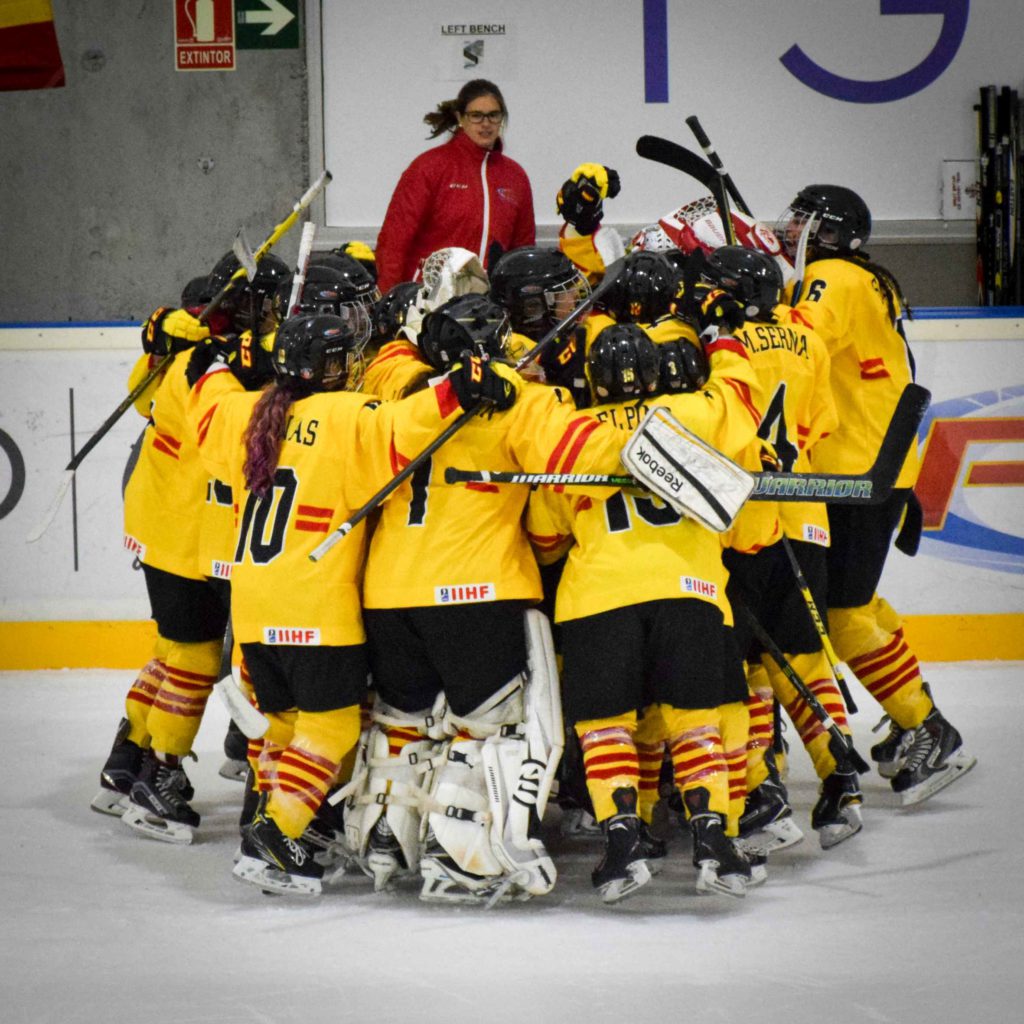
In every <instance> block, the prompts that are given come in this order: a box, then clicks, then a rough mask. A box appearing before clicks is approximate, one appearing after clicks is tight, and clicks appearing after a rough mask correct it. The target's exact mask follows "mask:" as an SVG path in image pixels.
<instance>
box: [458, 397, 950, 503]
mask: <svg viewBox="0 0 1024 1024" xmlns="http://www.w3.org/2000/svg"><path fill="white" fill-rule="evenodd" d="M930 400H931V392H930V391H928V390H927V389H926V388H923V387H921V386H920V385H919V384H908V385H907V386H906V387H905V388H904V389H903V394H901V395H900V399H899V402H897V403H896V408H895V410H894V411H893V414H892V419H891V420H890V421H889V426H888V427H887V428H886V431H885V436H884V437H883V438H882V443H881V445H880V446H879V448H878V455H877V456H876V457H875V461H874V464H873V465H872V466H871V468H870V469H869V470H868V471H867V472H866V473H864V474H859V475H858V474H851V473H834V474H828V473H771V472H764V473H751V474H750V475H751V476H752V477H753V478H754V490H753V492H752V493H751V495H750V497H749V498H748V499H747V500H748V501H785V502H789V501H820V502H825V503H827V504H829V505H877V504H879V503H881V502H883V501H885V500H886V499H887V498H888V497H889V494H890V493H891V492H892V488H893V484H895V482H896V478H897V477H898V476H899V472H900V469H901V468H902V467H903V462H904V460H905V459H906V456H907V449H908V448H909V447H910V445H911V444H912V443H913V441H914V438H915V435H916V433H917V428H918V426H919V425H920V423H921V420H922V419H923V418H924V414H925V410H926V409H927V408H928V403H929V401H930ZM444 479H445V483H447V484H460V483H491V484H529V485H531V486H533V485H537V484H552V485H554V484H561V485H563V486H567V487H571V486H573V485H576V486H588V487H635V486H636V485H637V482H636V480H634V479H633V477H631V476H625V475H607V476H605V475H603V474H599V473H503V472H491V471H490V470H485V469H481V470H468V469H453V468H449V469H446V470H445V474H444Z"/></svg>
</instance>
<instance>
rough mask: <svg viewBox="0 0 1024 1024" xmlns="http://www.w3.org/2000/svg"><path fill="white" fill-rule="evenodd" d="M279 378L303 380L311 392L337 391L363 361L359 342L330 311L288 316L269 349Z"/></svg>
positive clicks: (347, 381) (341, 319)
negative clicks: (311, 314)
mask: <svg viewBox="0 0 1024 1024" xmlns="http://www.w3.org/2000/svg"><path fill="white" fill-rule="evenodd" d="M271 359H272V361H273V365H274V373H275V374H277V376H278V377H279V378H285V379H288V378H291V379H293V380H297V381H303V382H305V383H306V384H308V385H309V387H310V390H312V391H338V390H340V389H341V388H343V387H345V386H346V384H348V383H349V382H350V381H353V380H354V379H355V378H356V377H357V375H358V373H357V370H358V368H360V367H361V364H362V345H361V344H360V343H359V342H358V341H357V340H356V336H355V334H354V333H353V331H352V328H351V326H350V324H349V323H348V322H346V320H344V319H343V318H342V317H339V316H333V315H331V314H318V315H315V316H303V315H299V316H293V317H289V318H288V319H287V320H285V321H284V323H282V324H281V326H280V327H279V328H278V329H277V333H276V335H275V337H274V345H273V348H272V349H271Z"/></svg>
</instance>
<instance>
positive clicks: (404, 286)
mask: <svg viewBox="0 0 1024 1024" xmlns="http://www.w3.org/2000/svg"><path fill="white" fill-rule="evenodd" d="M420 289H421V285H420V283H419V282H418V281H400V282H399V283H398V284H396V285H394V286H392V287H391V288H389V289H388V291H387V292H385V293H384V295H383V296H381V298H379V299H378V300H377V301H376V303H374V306H373V333H374V335H375V336H376V337H377V338H378V339H379V340H380V341H391V340H392V339H393V338H397V337H398V331H399V329H400V328H402V327H404V326H405V324H406V320H407V318H408V315H409V309H410V308H411V307H412V306H413V305H414V304H415V302H416V299H417V298H418V296H419V294H420Z"/></svg>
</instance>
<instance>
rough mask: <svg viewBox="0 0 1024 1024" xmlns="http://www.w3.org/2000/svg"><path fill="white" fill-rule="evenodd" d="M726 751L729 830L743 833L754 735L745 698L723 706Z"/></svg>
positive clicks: (727, 831) (723, 732) (724, 746)
mask: <svg viewBox="0 0 1024 1024" xmlns="http://www.w3.org/2000/svg"><path fill="white" fill-rule="evenodd" d="M718 712H719V716H720V725H719V731H720V733H721V736H722V753H723V755H724V756H725V768H726V771H727V772H728V776H729V812H728V814H727V816H726V822H725V834H726V835H728V836H736V835H739V831H740V815H741V814H742V813H743V807H744V805H745V804H746V802H747V744H748V741H749V739H750V715H749V714H748V712H747V705H746V703H745V702H743V701H735V702H733V703H731V704H723V705H722V706H721V707H720V708H719V709H718Z"/></svg>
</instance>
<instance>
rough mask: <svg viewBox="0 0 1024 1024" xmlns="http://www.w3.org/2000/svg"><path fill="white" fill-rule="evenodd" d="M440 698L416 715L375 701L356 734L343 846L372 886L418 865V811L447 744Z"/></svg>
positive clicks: (346, 789)
mask: <svg viewBox="0 0 1024 1024" xmlns="http://www.w3.org/2000/svg"><path fill="white" fill-rule="evenodd" d="M443 700H444V698H443V697H440V698H439V701H438V704H436V705H435V706H434V708H432V709H430V710H428V711H426V712H423V713H421V714H418V715H409V714H403V713H401V712H398V711H397V710H396V709H394V708H390V707H388V706H387V705H385V704H383V702H381V701H380V700H378V701H377V704H376V706H375V707H374V710H373V724H372V725H371V726H370V728H369V729H368V730H366V732H365V733H364V734H363V736H362V738H361V739H360V743H359V748H358V751H357V755H356V765H355V770H354V772H353V776H352V781H351V782H350V783H349V784H348V785H347V786H346V787H344V790H343V793H344V799H345V801H346V802H345V845H346V846H347V847H348V849H349V851H350V852H351V853H352V854H354V855H355V857H356V860H357V862H358V864H359V866H360V867H361V868H362V869H363V871H365V872H366V874H368V875H369V876H370V877H372V878H373V880H374V887H375V888H376V889H377V890H381V889H384V888H386V887H387V885H388V883H389V882H390V880H391V878H392V877H393V876H394V875H396V874H402V873H415V872H416V871H417V870H418V868H419V858H420V848H421V839H422V831H423V828H422V819H423V814H424V812H425V810H426V807H427V805H428V803H429V792H430V788H431V786H432V785H433V781H434V774H435V772H436V770H437V768H438V766H439V765H440V764H441V763H442V762H443V761H444V758H445V753H446V749H447V746H446V744H445V743H443V742H441V740H440V739H439V735H440V723H441V721H442V719H443V712H442V709H443ZM410 733H412V734H413V736H414V737H415V738H412V739H410V738H409V734H410ZM429 733H434V735H433V736H432V735H429ZM399 739H401V740H402V743H401V747H400V749H396V750H395V752H394V753H393V752H392V749H393V747H394V748H398V743H397V742H395V741H396V740H399Z"/></svg>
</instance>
